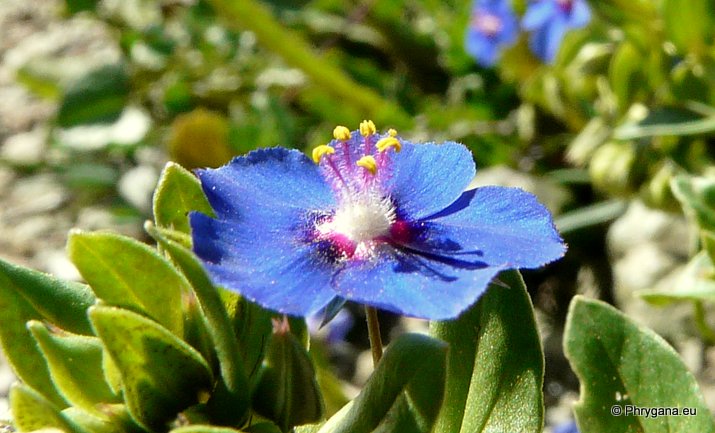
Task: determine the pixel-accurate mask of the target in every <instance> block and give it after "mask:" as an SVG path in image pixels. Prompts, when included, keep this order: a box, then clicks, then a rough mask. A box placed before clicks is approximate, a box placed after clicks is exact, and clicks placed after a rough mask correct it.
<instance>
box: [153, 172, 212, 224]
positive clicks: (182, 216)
mask: <svg viewBox="0 0 715 433" xmlns="http://www.w3.org/2000/svg"><path fill="white" fill-rule="evenodd" d="M190 211H199V212H201V213H203V214H206V215H213V210H212V209H211V206H210V205H209V202H208V200H206V196H205V195H204V193H203V191H202V190H201V184H200V183H199V180H198V179H196V177H195V176H194V175H192V174H191V173H190V172H189V171H188V170H186V169H184V168H183V167H181V166H180V165H179V164H176V163H174V162H168V163H167V164H166V166H165V167H164V171H162V173H161V177H160V178H159V183H158V184H157V187H156V191H155V192H154V222H155V223H156V225H157V226H159V227H164V228H169V229H172V230H177V231H180V232H183V233H189V232H190V229H189V220H188V214H189V212H190Z"/></svg>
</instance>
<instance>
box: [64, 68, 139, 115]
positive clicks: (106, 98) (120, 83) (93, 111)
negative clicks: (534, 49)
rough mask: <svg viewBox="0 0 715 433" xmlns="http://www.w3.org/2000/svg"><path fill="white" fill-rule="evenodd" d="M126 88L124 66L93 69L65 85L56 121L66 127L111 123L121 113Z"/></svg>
mask: <svg viewBox="0 0 715 433" xmlns="http://www.w3.org/2000/svg"><path fill="white" fill-rule="evenodd" d="M129 91H130V83H129V74H128V72H127V68H126V67H125V66H124V65H121V64H119V65H105V66H101V67H99V68H97V69H94V70H92V71H90V72H88V73H87V74H86V75H84V76H83V77H80V78H79V79H77V80H76V81H74V82H73V83H72V84H71V85H70V86H68V88H67V90H66V91H65V92H64V95H63V97H62V102H61V103H60V108H59V111H58V112H57V123H58V124H59V126H60V127H63V128H68V127H71V126H77V125H82V124H88V123H103V122H113V121H115V120H117V119H118V118H119V116H120V115H121V113H122V110H123V109H124V106H125V105H126V103H127V101H128V97H129Z"/></svg>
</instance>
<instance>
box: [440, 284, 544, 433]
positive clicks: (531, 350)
mask: <svg viewBox="0 0 715 433" xmlns="http://www.w3.org/2000/svg"><path fill="white" fill-rule="evenodd" d="M498 278H499V280H500V281H501V282H502V283H504V284H505V285H507V286H508V287H502V285H497V284H492V285H490V287H489V288H488V289H487V292H486V293H485V294H484V296H482V298H481V299H480V300H479V301H478V302H477V303H476V304H475V305H474V306H473V307H471V308H470V309H469V310H467V311H466V312H465V313H463V314H462V315H461V316H460V317H459V318H457V319H456V320H452V321H447V322H433V323H432V324H431V333H432V335H434V336H435V337H438V338H440V339H442V340H444V341H446V342H447V343H448V344H449V355H448V359H447V383H446V385H445V387H446V389H447V390H448V392H447V393H446V395H445V402H444V404H443V406H442V412H441V413H440V415H439V418H438V420H437V424H436V428H435V430H434V431H435V433H452V432H455V433H456V432H463V433H467V432H468V433H476V432H497V431H498V432H522V433H526V432H539V433H540V432H541V429H542V427H543V415H544V409H543V400H542V399H543V396H542V384H543V378H544V356H543V353H542V350H541V341H540V339H539V334H538V331H537V328H536V322H535V319H534V309H533V307H532V305H531V300H530V299H529V294H528V293H527V292H526V287H525V286H524V281H523V280H522V278H521V275H520V274H519V272H517V271H507V272H502V273H501V274H499V277H498Z"/></svg>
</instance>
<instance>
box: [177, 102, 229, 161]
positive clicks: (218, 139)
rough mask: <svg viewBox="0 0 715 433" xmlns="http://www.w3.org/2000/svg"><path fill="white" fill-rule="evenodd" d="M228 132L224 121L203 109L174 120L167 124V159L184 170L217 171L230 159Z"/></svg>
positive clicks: (214, 113) (227, 124)
mask: <svg viewBox="0 0 715 433" xmlns="http://www.w3.org/2000/svg"><path fill="white" fill-rule="evenodd" d="M228 132H229V123H228V120H227V119H226V118H225V117H224V116H223V115H221V114H219V113H216V112H213V111H209V110H206V109H204V108H197V109H196V110H194V111H191V112H189V113H186V114H182V115H180V116H177V117H176V119H174V122H173V123H172V124H171V132H170V134H169V139H168V147H169V156H170V157H171V159H172V160H173V161H176V162H178V163H179V164H181V165H182V166H184V167H186V168H188V169H192V168H200V167H220V166H222V165H224V164H226V163H227V162H228V161H230V160H231V158H232V157H233V156H234V152H233V151H232V150H231V147H230V146H229V143H228Z"/></svg>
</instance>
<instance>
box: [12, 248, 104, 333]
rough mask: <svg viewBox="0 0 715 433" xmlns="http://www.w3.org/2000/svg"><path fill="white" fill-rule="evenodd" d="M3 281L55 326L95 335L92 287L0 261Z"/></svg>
mask: <svg viewBox="0 0 715 433" xmlns="http://www.w3.org/2000/svg"><path fill="white" fill-rule="evenodd" d="M0 281H1V282H2V283H0V284H3V285H7V287H8V288H9V289H12V290H14V291H15V292H16V293H18V294H20V295H21V296H22V297H23V298H24V300H25V301H27V302H28V303H30V305H32V307H33V308H34V309H35V310H37V312H39V313H40V314H41V315H42V318H43V319H45V320H47V321H49V322H52V323H53V324H55V325H57V326H59V327H61V328H63V329H66V330H68V331H70V332H75V333H78V334H85V335H90V334H92V326H91V325H90V323H89V319H88V318H87V308H89V307H90V306H92V305H93V304H94V295H92V292H91V291H90V289H89V287H87V286H86V285H84V284H80V283H75V282H73V281H63V280H60V279H57V278H55V277H53V276H51V275H49V274H45V273H42V272H38V271H35V270H32V269H27V268H23V267H21V266H16V265H13V264H10V263H8V262H5V261H3V260H0Z"/></svg>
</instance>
